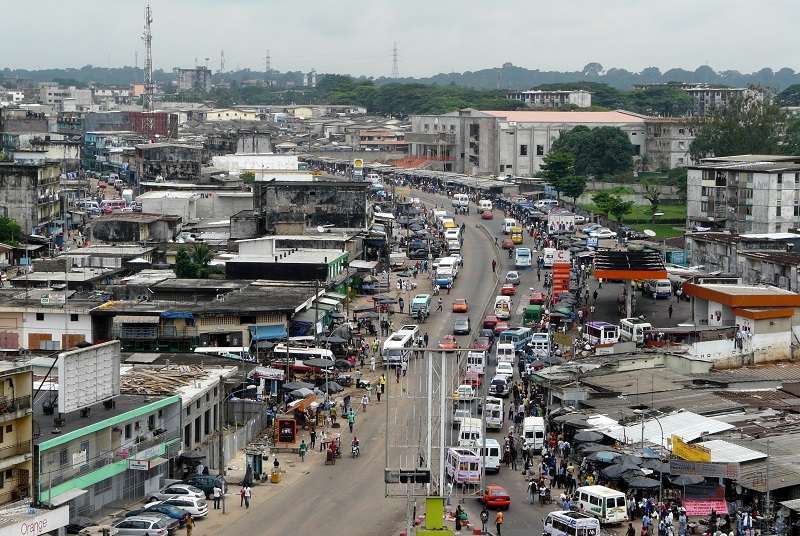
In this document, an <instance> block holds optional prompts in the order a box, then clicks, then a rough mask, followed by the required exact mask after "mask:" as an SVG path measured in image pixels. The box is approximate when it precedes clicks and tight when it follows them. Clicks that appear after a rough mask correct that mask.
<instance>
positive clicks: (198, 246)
mask: <svg viewBox="0 0 800 536" xmlns="http://www.w3.org/2000/svg"><path fill="white" fill-rule="evenodd" d="M191 258H192V264H194V266H195V271H196V273H197V277H199V278H201V279H205V278H206V277H208V274H209V273H210V270H209V268H208V265H209V263H210V262H211V260H212V259H213V258H214V255H212V254H211V250H210V249H208V245H206V244H205V243H203V242H197V243H195V245H194V247H193V248H192V255H191Z"/></svg>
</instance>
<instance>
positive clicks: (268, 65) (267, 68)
mask: <svg viewBox="0 0 800 536" xmlns="http://www.w3.org/2000/svg"><path fill="white" fill-rule="evenodd" d="M270 72H272V58H270V55H269V49H267V56H266V57H265V58H264V80H269V73H270Z"/></svg>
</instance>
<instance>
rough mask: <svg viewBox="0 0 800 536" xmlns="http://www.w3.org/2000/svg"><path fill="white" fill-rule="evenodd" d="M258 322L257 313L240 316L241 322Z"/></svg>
mask: <svg viewBox="0 0 800 536" xmlns="http://www.w3.org/2000/svg"><path fill="white" fill-rule="evenodd" d="M256 322H257V320H256V317H255V315H242V316H240V317H239V323H240V324H255V323H256Z"/></svg>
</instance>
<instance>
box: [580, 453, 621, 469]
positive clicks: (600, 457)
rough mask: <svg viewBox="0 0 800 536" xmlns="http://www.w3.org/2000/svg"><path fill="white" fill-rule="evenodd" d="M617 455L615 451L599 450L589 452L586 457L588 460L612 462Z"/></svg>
mask: <svg viewBox="0 0 800 536" xmlns="http://www.w3.org/2000/svg"><path fill="white" fill-rule="evenodd" d="M617 457H619V454H617V453H616V452H611V451H610V450H599V451H597V452H592V453H591V454H589V455H588V456H587V457H586V459H587V460H589V461H590V462H601V463H612V462H613V461H614V460H615V459H616V458H617ZM612 467H613V465H612Z"/></svg>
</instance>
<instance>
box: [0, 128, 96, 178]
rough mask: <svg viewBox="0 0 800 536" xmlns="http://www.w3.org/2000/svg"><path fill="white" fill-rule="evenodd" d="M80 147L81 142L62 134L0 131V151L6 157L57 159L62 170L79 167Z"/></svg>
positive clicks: (36, 160) (38, 160) (22, 160)
mask: <svg viewBox="0 0 800 536" xmlns="http://www.w3.org/2000/svg"><path fill="white" fill-rule="evenodd" d="M82 148H83V144H82V143H81V142H79V141H73V140H71V139H67V137H66V136H64V135H62V134H42V133H39V132H35V133H12V132H2V133H0V152H2V153H4V154H5V155H6V158H9V159H10V160H13V161H14V162H20V163H46V162H47V161H58V162H60V163H61V165H62V170H61V171H62V172H66V171H76V170H77V169H78V168H79V166H80V162H81V149H82Z"/></svg>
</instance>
